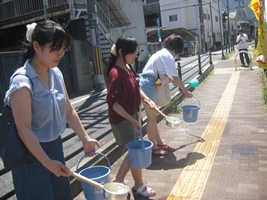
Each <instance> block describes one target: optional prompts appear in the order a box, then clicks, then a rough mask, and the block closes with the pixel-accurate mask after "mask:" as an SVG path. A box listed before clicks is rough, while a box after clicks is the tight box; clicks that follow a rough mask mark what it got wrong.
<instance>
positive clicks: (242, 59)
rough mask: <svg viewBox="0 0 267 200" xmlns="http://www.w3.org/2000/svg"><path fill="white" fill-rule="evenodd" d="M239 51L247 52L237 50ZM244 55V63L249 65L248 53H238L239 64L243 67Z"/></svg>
mask: <svg viewBox="0 0 267 200" xmlns="http://www.w3.org/2000/svg"><path fill="white" fill-rule="evenodd" d="M239 51H248V50H247V49H239ZM244 54H245V58H246V62H247V64H248V65H249V63H250V60H249V57H248V53H240V54H239V57H240V61H241V64H243V65H244V64H245V62H244Z"/></svg>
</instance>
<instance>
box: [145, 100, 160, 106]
mask: <svg viewBox="0 0 267 200" xmlns="http://www.w3.org/2000/svg"><path fill="white" fill-rule="evenodd" d="M144 101H145V102H146V103H147V104H148V105H149V106H150V108H155V107H157V105H156V104H155V103H154V101H152V100H151V99H145V100H144Z"/></svg>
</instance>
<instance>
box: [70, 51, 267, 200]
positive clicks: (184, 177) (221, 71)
mask: <svg viewBox="0 0 267 200" xmlns="http://www.w3.org/2000/svg"><path fill="white" fill-rule="evenodd" d="M234 57H235V55H233V56H232V58H231V59H229V60H222V61H219V62H218V63H216V64H215V70H214V72H212V73H211V75H210V76H209V77H208V78H206V80H204V82H202V83H201V85H200V86H199V87H198V88H196V89H195V90H194V91H193V94H194V96H195V97H197V99H198V100H199V101H200V103H201V105H200V109H199V111H198V120H197V122H195V123H190V124H189V123H185V122H184V121H183V113H180V114H170V115H172V116H176V117H178V118H179V119H181V124H180V125H179V126H178V128H175V129H171V128H169V127H168V126H166V124H165V121H164V120H163V121H161V122H160V123H159V130H160V133H161V136H162V138H164V141H165V142H166V144H168V145H170V146H172V147H175V148H177V150H176V151H175V152H173V153H170V154H169V155H167V156H165V157H152V164H151V166H150V167H148V168H147V169H144V170H143V180H144V183H145V184H146V185H147V186H149V187H151V188H153V189H154V190H155V191H156V192H157V195H156V196H155V197H153V198H150V199H155V200H156V199H157V200H166V199H168V200H176V199H194V200H197V199H199V200H200V199H201V200H241V199H246V200H266V199H267V190H266V188H267V181H266V180H267V113H266V112H264V110H263V109H264V105H263V100H262V97H261V85H260V79H259V72H260V69H259V68H258V67H257V65H255V63H254V66H252V70H250V69H249V68H238V71H235V62H234ZM196 103H197V101H195V99H192V100H186V101H184V102H183V104H184V105H185V104H196ZM145 138H146V137H145ZM122 159H123V158H121V159H120V160H118V161H117V162H116V163H115V164H114V165H112V172H111V174H110V178H111V179H112V178H113V177H114V176H115V174H116V173H117V171H118V168H119V166H120V164H121V161H122ZM125 183H126V184H127V185H128V186H129V187H131V186H132V185H133V180H132V176H131V174H130V173H128V174H127V176H126V179H125ZM75 199H76V200H81V199H85V198H84V196H83V193H81V194H80V195H79V196H77V197H76V198H75ZM135 199H136V200H141V199H148V198H143V197H141V196H135Z"/></svg>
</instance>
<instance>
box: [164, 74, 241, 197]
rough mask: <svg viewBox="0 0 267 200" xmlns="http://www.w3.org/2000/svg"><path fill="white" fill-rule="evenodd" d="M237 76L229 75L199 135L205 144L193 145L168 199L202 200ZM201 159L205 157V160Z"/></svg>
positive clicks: (232, 97) (234, 90)
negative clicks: (221, 93) (185, 164)
mask: <svg viewBox="0 0 267 200" xmlns="http://www.w3.org/2000/svg"><path fill="white" fill-rule="evenodd" d="M239 77H240V72H235V73H232V76H231V78H230V80H229V82H228V84H227V86H226V88H225V90H224V92H223V95H222V97H221V99H220V101H219V103H218V105H217V107H216V109H215V111H214V113H213V115H212V117H211V119H210V121H209V123H208V125H207V126H206V129H205V130H204V132H203V134H202V138H203V139H204V140H205V142H203V143H198V144H197V145H196V147H195V149H194V151H193V154H192V156H190V157H189V160H188V162H187V164H188V165H187V166H186V167H185V168H184V169H183V171H182V173H181V175H180V177H179V178H178V180H177V182H176V184H175V185H174V187H173V189H172V191H171V193H170V194H169V196H168V198H167V200H178V199H179V200H182V199H187V200H189V199H194V200H200V199H201V197H202V194H203V191H204V189H205V186H206V183H207V180H208V177H209V174H210V171H211V168H212V164H213V162H214V158H215V156H216V153H217V150H218V147H219V144H220V140H221V136H222V134H223V131H224V128H225V125H226V122H227V120H228V117H229V113H230V110H231V107H232V103H233V99H234V95H235V92H236V88H237V84H238V80H239ZM201 156H204V158H203V157H201ZM191 163H194V164H191Z"/></svg>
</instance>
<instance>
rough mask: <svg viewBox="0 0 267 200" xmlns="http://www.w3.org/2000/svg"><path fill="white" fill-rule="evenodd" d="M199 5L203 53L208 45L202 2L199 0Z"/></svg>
mask: <svg viewBox="0 0 267 200" xmlns="http://www.w3.org/2000/svg"><path fill="white" fill-rule="evenodd" d="M198 4H199V5H198V8H199V20H200V32H201V46H202V52H203V49H205V46H206V45H205V32H204V20H203V6H202V0H198ZM203 47H204V48H203ZM204 52H205V51H204Z"/></svg>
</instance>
